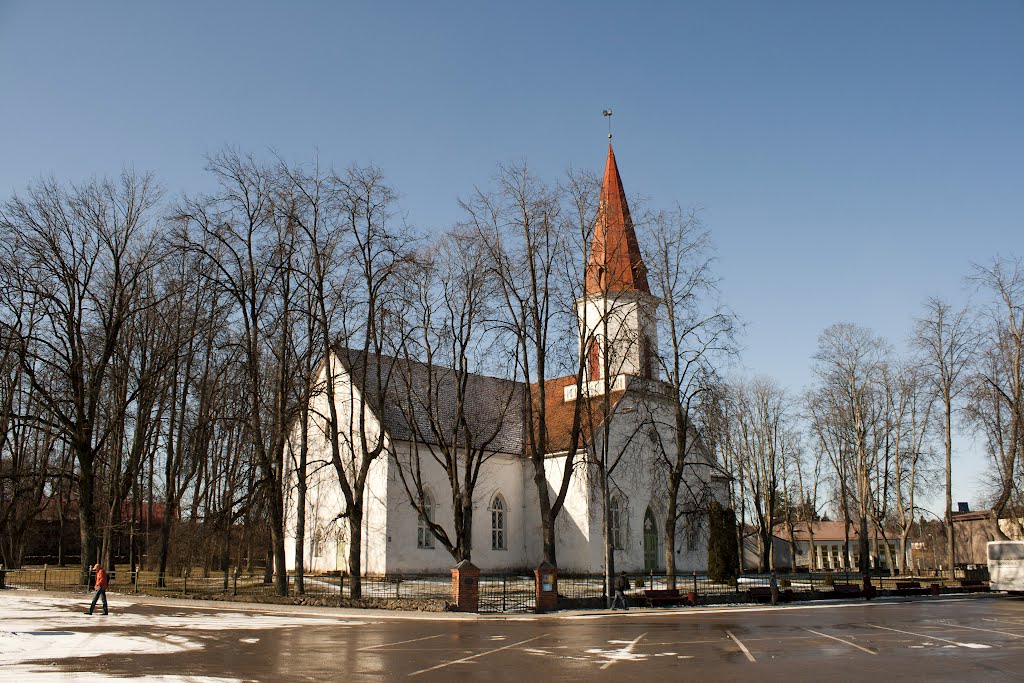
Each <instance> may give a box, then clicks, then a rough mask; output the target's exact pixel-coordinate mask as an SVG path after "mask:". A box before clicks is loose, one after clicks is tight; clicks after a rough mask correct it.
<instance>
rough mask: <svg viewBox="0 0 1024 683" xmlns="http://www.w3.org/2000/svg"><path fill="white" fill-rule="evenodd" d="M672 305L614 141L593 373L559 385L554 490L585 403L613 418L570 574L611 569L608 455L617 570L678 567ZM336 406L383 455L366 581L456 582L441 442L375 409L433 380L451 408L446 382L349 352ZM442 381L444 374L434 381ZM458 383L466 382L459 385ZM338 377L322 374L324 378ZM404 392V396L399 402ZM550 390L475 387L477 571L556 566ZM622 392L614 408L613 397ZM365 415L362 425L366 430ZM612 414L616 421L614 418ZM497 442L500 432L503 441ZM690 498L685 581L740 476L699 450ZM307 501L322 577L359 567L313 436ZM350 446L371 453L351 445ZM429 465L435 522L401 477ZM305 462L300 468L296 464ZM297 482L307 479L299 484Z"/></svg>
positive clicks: (563, 540) (564, 559)
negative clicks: (542, 478)
mask: <svg viewBox="0 0 1024 683" xmlns="http://www.w3.org/2000/svg"><path fill="white" fill-rule="evenodd" d="M658 303H659V302H658V299H657V298H655V297H654V296H652V294H651V291H650V288H649V286H648V282H647V274H646V267H645V265H644V263H643V259H642V257H641V254H640V248H639V244H638V242H637V238H636V233H635V231H634V228H633V223H632V219H631V218H630V215H629V207H628V204H627V202H626V195H625V192H624V190H623V187H622V181H621V178H620V176H619V171H618V168H617V165H616V160H615V155H614V152H613V151H612V148H611V145H609V147H608V157H607V162H606V166H605V174H604V180H603V183H602V189H601V198H600V205H599V210H598V218H597V221H596V224H595V226H594V237H593V245H592V249H591V255H590V261H589V263H588V266H587V273H586V287H585V295H584V296H583V297H581V298H580V299H579V300H577V301H576V310H577V315H578V318H579V323H580V325H579V327H580V329H581V333H580V334H581V341H580V343H579V347H580V353H585V354H586V362H585V363H584V366H585V371H584V377H583V378H582V380H581V381H579V382H578V381H577V378H576V377H575V376H568V377H560V378H556V379H549V380H548V381H547V382H546V385H545V393H546V401H545V406H546V410H547V423H548V434H547V443H548V448H547V450H548V451H549V453H548V454H547V456H546V461H545V462H546V464H547V472H548V481H549V491H557V490H558V487H559V485H560V482H561V476H562V471H563V467H564V464H565V458H566V457H567V455H566V453H567V451H568V450H569V446H570V443H569V441H570V439H571V435H570V432H571V425H572V422H573V419H572V418H573V415H574V411H575V407H576V406H575V403H576V402H577V401H584V402H588V403H591V404H597V403H600V404H602V405H603V406H605V407H610V411H609V412H608V417H607V418H606V419H601V420H595V419H590V420H586V419H585V420H584V425H583V429H582V430H581V433H580V439H581V444H580V449H579V452H578V453H577V455H576V460H577V463H578V464H577V465H576V467H575V468H574V469H573V475H572V479H571V482H570V484H569V488H568V493H567V495H566V498H565V503H564V507H563V509H562V510H561V512H560V513H559V515H558V518H557V523H556V527H555V540H556V548H557V559H558V566H559V569H560V570H561V571H562V572H563V573H566V572H569V573H586V574H598V573H601V572H603V570H604V532H603V528H604V519H605V515H604V500H603V496H602V494H601V487H600V481H601V480H600V468H599V466H598V465H599V464H600V462H601V460H602V457H608V458H609V459H612V460H616V461H617V464H616V466H615V469H614V470H613V472H612V476H611V478H610V482H611V486H610V489H611V495H610V505H609V509H608V516H607V518H608V521H609V529H610V535H611V538H612V542H613V545H614V547H615V549H616V550H615V569H616V570H626V571H629V572H640V571H645V572H646V571H655V572H657V571H659V570H663V569H664V567H665V557H664V552H665V551H664V539H663V533H664V531H663V528H664V522H665V515H666V507H667V506H666V501H667V486H666V482H667V476H668V473H667V465H666V464H665V463H664V459H663V457H661V453H662V452H665V451H667V452H672V449H674V448H675V441H676V434H675V428H674V425H675V406H676V404H675V403H674V401H677V400H678V398H677V396H676V394H675V392H674V390H673V388H672V387H671V386H670V385H668V384H666V383H664V382H662V381H660V380H659V379H658V368H657V362H656V361H657V358H656V356H655V353H656V349H657V348H658V345H657V332H656V330H657V314H658ZM334 368H335V369H334V372H335V375H336V381H335V404H336V407H337V414H338V415H339V416H348V418H349V419H348V422H347V423H345V426H346V427H347V429H344V428H343V429H342V431H343V432H345V435H346V436H348V437H353V438H345V439H343V440H342V441H343V443H346V444H359V443H362V441H361V440H360V439H359V438H358V437H357V436H356V435H355V432H356V431H360V433H368V434H369V435H370V441H368V442H367V443H370V442H372V443H370V447H371V448H372V447H374V446H376V445H378V444H379V445H382V446H383V447H384V454H382V455H381V456H380V457H377V458H376V459H374V460H373V462H372V464H371V466H370V470H369V473H368V477H367V480H366V496H365V514H364V520H363V525H362V539H361V542H362V546H363V547H362V572H363V574H366V575H395V574H407V575H408V574H437V573H446V572H447V571H448V570H449V569H450V568H451V567H452V566H453V565H454V564H455V563H456V561H455V560H454V559H453V557H452V555H451V554H450V553H449V552H448V551H447V550H446V549H445V548H443V547H442V546H441V544H440V543H438V542H437V539H436V538H435V537H434V535H433V534H431V532H430V530H429V526H428V524H426V523H425V519H430V520H431V521H432V522H433V523H435V524H438V525H440V526H442V527H444V528H445V530H446V532H447V533H448V535H449V537H451V536H452V535H453V530H454V529H453V526H454V522H453V519H454V517H453V509H452V508H453V505H452V495H451V486H450V484H449V480H448V476H447V474H446V472H445V471H444V469H443V468H442V467H441V466H440V465H438V464H437V463H436V462H435V461H434V459H433V458H430V457H422V454H423V453H424V451H425V449H426V450H427V451H428V452H429V449H432V448H436V446H437V444H436V443H431V438H430V436H429V432H430V430H429V429H425V428H423V422H424V421H427V420H428V417H427V416H422V415H416V414H413V412H410V411H409V410H408V409H404V408H403V406H402V405H401V401H399V400H397V399H395V400H392V401H384V404H383V405H381V404H380V403H379V402H378V401H375V400H373V399H372V398H370V397H373V396H378V395H380V392H379V389H380V386H381V385H384V384H389V383H390V384H391V385H399V386H403V387H406V388H408V387H417V386H421V385H422V384H423V383H424V382H426V381H428V379H429V381H430V382H431V386H432V391H434V394H435V397H437V398H438V399H439V401H440V402H443V400H444V396H445V392H446V387H445V386H444V385H443V382H444V377H445V371H444V370H443V369H442V370H440V371H439V370H438V369H436V368H434V369H428V368H427V367H426V366H424V365H421V364H418V363H414V362H409V361H406V360H397V359H394V358H387V357H373V356H369V355H367V354H361V353H356V352H352V351H347V350H341V349H339V350H338V351H337V353H336V355H335V363H334ZM428 373H433V374H431V375H430V377H429V378H428ZM452 376H454V373H453V374H452ZM321 379H323V378H321ZM403 393H407V392H402V391H396V392H392V394H391V395H392V396H400V395H401V394H403ZM536 393H537V386H536V385H530V384H527V383H522V382H514V381H510V380H505V379H498V378H493V377H486V376H481V375H473V376H471V377H470V378H469V382H468V392H467V394H468V395H470V396H473V397H474V401H473V405H472V406H471V407H470V409H469V410H467V419H468V420H469V421H471V422H474V423H475V425H476V426H477V427H478V428H479V430H480V431H481V433H484V432H486V441H485V443H486V450H487V457H486V458H485V459H484V461H483V463H482V465H481V469H480V474H479V477H478V480H477V485H476V488H475V495H474V497H473V526H472V562H473V564H475V565H476V566H478V567H479V568H480V569H481V570H482V571H483V572H485V573H486V572H488V571H510V570H521V569H525V568H533V567H536V566H537V565H539V564H540V562H541V561H542V560H543V552H542V550H543V548H542V533H541V519H540V505H539V502H538V494H537V488H536V484H535V480H534V466H533V463H532V461H531V460H530V458H529V457H528V456H527V455H526V448H527V444H526V440H527V428H528V425H529V423H530V422H531V420H530V417H529V415H528V410H527V409H526V402H527V401H528V400H530V397H532V396H535V395H536ZM605 394H607V396H605ZM314 401H315V402H316V405H314V406H312V410H311V413H314V414H315V413H319V414H321V415H324V414H327V406H326V401H327V398H326V394H324V393H320V394H319V395H318V397H317V398H315V399H314ZM360 413H361V414H362V417H363V420H364V422H363V424H362V429H361V430H360V429H358V428H357V426H356V423H357V422H360V420H359V416H360ZM602 414H603V413H602ZM488 430H489V431H488ZM692 438H693V439H694V442H695V443H696V444H697V446H696V448H695V454H694V455H690V456H689V457H690V458H692V459H693V462H692V464H691V465H689V466H688V467H687V469H686V474H685V479H684V483H683V485H682V487H681V493H680V510H681V511H683V512H684V514H683V515H682V517H681V518H680V520H679V522H678V523H677V525H676V529H677V531H676V534H677V535H676V542H675V553H676V554H675V565H676V570H677V572H687V573H688V572H691V571H697V572H702V571H704V570H705V569H706V567H707V533H708V529H707V512H706V510H707V502H708V500H710V498H716V499H718V500H719V501H720V502H723V503H724V502H725V499H726V495H725V484H726V481H727V475H725V474H724V472H722V470H721V469H720V468H719V467H718V465H717V463H716V462H715V461H714V457H713V456H712V455H710V454H709V453H708V452H707V450H706V449H704V448H703V447H702V446H701V444H700V440H699V438H696V435H692ZM309 444H310V445H309V460H310V462H309V466H308V469H307V492H306V501H305V502H306V504H305V520H306V521H305V538H306V542H305V556H304V558H303V565H304V569H305V571H307V572H321V571H334V570H345V571H348V569H349V568H348V566H347V562H348V559H347V558H348V521H347V520H345V519H343V518H340V517H339V513H341V512H342V511H343V510H344V509H345V501H344V498H343V496H342V493H341V489H340V486H339V483H338V476H337V473H336V471H335V468H334V466H333V465H332V464H331V461H332V458H331V448H330V445H329V442H328V441H327V439H326V438H325V436H324V434H323V429H319V430H318V429H317V428H315V426H314V425H312V424H311V426H310V429H309ZM350 447H351V448H359V447H360V446H358V445H352V446H350ZM414 455H418V456H420V457H418V458H417V462H418V463H420V476H421V478H422V481H423V482H424V485H423V486H422V487H421V488H422V490H423V491H424V494H425V495H424V496H423V502H424V503H425V505H424V506H423V508H422V509H423V512H425V513H426V514H422V513H421V512H420V511H418V510H417V509H416V508H415V507H414V506H413V504H412V502H411V501H410V496H409V494H408V493H407V488H406V486H405V485H404V484H403V481H402V476H401V473H400V471H399V467H400V465H401V464H402V463H408V462H410V460H411V459H412V458H413V456H414ZM289 460H290V459H289ZM294 480H295V477H294V473H293V475H292V481H293V482H294ZM295 505H296V504H295V496H294V495H292V496H291V503H290V508H289V509H288V511H287V534H288V538H287V539H286V552H287V553H288V557H287V562H288V569H289V570H290V569H293V568H294V566H295V542H294V537H295V520H296V509H295Z"/></svg>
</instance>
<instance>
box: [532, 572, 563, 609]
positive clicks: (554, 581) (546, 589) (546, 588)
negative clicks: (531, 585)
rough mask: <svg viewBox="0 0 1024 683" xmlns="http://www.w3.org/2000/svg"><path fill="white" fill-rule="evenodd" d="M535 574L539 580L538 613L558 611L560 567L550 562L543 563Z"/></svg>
mask: <svg viewBox="0 0 1024 683" xmlns="http://www.w3.org/2000/svg"><path fill="white" fill-rule="evenodd" d="M533 574H534V576H535V577H536V580H537V607H536V611H537V613H538V614H540V613H543V612H553V611H554V610H556V609H558V567H556V566H555V565H553V564H551V563H549V562H541V564H540V566H539V567H537V568H536V569H534V570H533Z"/></svg>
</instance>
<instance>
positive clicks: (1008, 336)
mask: <svg viewBox="0 0 1024 683" xmlns="http://www.w3.org/2000/svg"><path fill="white" fill-rule="evenodd" d="M971 279H972V280H973V282H974V283H975V284H976V286H978V287H979V289H981V290H982V291H985V292H987V293H988V294H989V296H990V297H991V299H990V301H989V303H988V305H987V306H986V309H985V314H984V317H983V319H982V320H983V325H982V326H981V331H982V335H981V338H980V344H979V346H978V353H977V355H976V358H975V361H974V367H973V370H972V377H971V380H970V389H969V394H968V399H967V406H966V407H967V417H968V421H969V423H970V424H972V425H973V426H974V427H975V429H977V430H978V431H980V432H981V433H982V435H983V436H984V438H985V445H986V450H987V451H988V454H989V457H991V458H992V470H991V480H992V488H993V494H994V495H993V504H992V509H993V512H994V515H995V518H996V519H995V521H996V524H995V529H994V531H995V533H996V534H997V535H998V537H999V538H1005V536H1006V533H1005V532H1004V531H1003V528H1002V525H1003V524H1016V525H1017V526H1018V529H1017V531H1018V532H1024V529H1021V528H1020V526H1021V523H1020V521H1019V520H1020V511H1021V510H1022V509H1024V488H1022V486H1021V481H1022V471H1024V461H1022V449H1024V269H1022V268H1021V262H1020V261H1019V260H1006V259H996V260H995V261H993V263H992V264H991V265H989V266H975V269H974V274H973V275H972V278H971ZM947 338H948V335H947Z"/></svg>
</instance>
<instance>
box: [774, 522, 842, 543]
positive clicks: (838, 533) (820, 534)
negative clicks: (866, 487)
mask: <svg viewBox="0 0 1024 683" xmlns="http://www.w3.org/2000/svg"><path fill="white" fill-rule="evenodd" d="M775 530H776V533H777V534H778V535H779V537H781V538H785V539H787V540H788V539H789V531H788V530H787V529H786V528H785V525H780V526H777V527H775ZM813 530H814V541H815V543H817V542H818V541H844V540H846V536H845V535H844V534H843V523H842V522H814V523H813ZM856 538H860V529H859V527H858V526H857V525H856V524H850V540H851V541H852V540H854V539H856ZM793 539H794V540H796V541H807V540H809V539H810V534H808V533H807V523H806V522H797V523H796V524H795V525H793Z"/></svg>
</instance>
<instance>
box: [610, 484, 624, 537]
mask: <svg viewBox="0 0 1024 683" xmlns="http://www.w3.org/2000/svg"><path fill="white" fill-rule="evenodd" d="M622 508H623V505H622V500H621V499H620V498H619V497H618V496H613V497H612V499H611V501H610V502H609V504H608V532H609V535H610V538H611V541H612V547H613V548H615V549H616V550H622V549H623V548H625V547H626V543H625V540H626V533H625V532H626V529H625V524H624V523H623V522H624V520H623V514H622Z"/></svg>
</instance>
